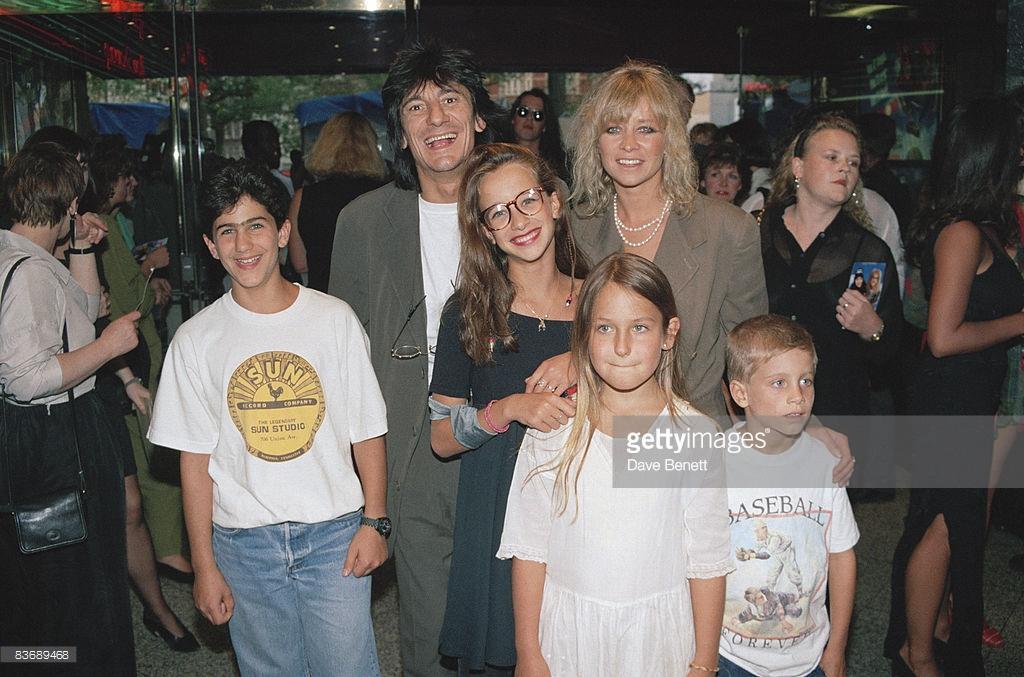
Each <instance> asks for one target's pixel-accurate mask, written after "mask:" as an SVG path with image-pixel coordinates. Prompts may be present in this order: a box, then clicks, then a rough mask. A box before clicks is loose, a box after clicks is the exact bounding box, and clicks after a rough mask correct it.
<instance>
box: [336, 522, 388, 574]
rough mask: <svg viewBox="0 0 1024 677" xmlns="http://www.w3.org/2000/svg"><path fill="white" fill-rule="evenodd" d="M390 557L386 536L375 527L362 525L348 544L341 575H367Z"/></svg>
mask: <svg viewBox="0 0 1024 677" xmlns="http://www.w3.org/2000/svg"><path fill="white" fill-rule="evenodd" d="M387 558H388V546H387V542H385V540H384V537H383V536H381V535H380V534H379V533H377V531H376V530H375V529H373V527H368V526H361V527H359V529H358V531H356V535H355V536H353V537H352V542H351V543H350V544H349V546H348V555H347V556H346V557H345V565H344V566H343V567H342V570H341V575H342V576H349V575H355V576H356V577H361V576H365V575H367V574H368V573H371V572H372V571H373V570H374V569H376V568H377V567H379V566H380V565H381V564H383V563H384V560H386V559H387Z"/></svg>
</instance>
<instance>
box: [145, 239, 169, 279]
mask: <svg viewBox="0 0 1024 677" xmlns="http://www.w3.org/2000/svg"><path fill="white" fill-rule="evenodd" d="M170 262H171V254H170V252H168V251H167V247H166V246H161V247H157V248H156V249H154V250H153V251H151V252H149V253H148V254H146V258H144V259H142V263H141V264H139V269H140V270H141V271H142V274H143V275H149V274H150V273H151V272H153V271H154V270H156V269H157V268H163V267H165V266H166V265H167V264H169V263H170Z"/></svg>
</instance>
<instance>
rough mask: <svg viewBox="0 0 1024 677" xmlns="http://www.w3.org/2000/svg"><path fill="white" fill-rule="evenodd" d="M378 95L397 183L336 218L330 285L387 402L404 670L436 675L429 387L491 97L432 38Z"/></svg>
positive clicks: (465, 63) (438, 580)
mask: <svg viewBox="0 0 1024 677" xmlns="http://www.w3.org/2000/svg"><path fill="white" fill-rule="evenodd" d="M382 95H383V99H384V109H385V114H386V116H387V130H388V139H389V141H390V142H391V146H392V147H393V148H394V149H395V158H394V172H395V180H394V182H393V183H389V184H388V185H386V186H383V187H381V188H379V189H377V190H375V191H373V192H370V193H367V194H365V195H363V196H362V197H359V198H357V199H356V200H354V201H352V202H351V203H350V204H349V205H348V206H347V207H345V209H343V210H342V212H341V214H340V215H339V216H338V224H337V232H336V235H335V240H334V251H333V255H332V259H331V279H330V285H329V288H328V289H329V291H330V293H332V294H334V295H335V296H338V297H340V298H342V299H344V300H345V301H347V302H348V303H349V305H351V306H352V308H353V309H354V310H355V311H356V314H357V315H358V316H359V318H360V320H361V321H362V322H363V325H364V326H365V328H366V332H367V334H368V336H369V338H370V352H371V356H372V357H371V359H372V362H373V367H374V370H375V371H376V374H377V379H378V381H379V382H380V385H381V390H382V391H383V394H384V400H385V402H386V403H387V416H388V430H389V434H388V437H387V448H388V482H389V484H388V514H389V517H390V518H391V520H392V524H393V526H394V536H393V537H392V539H391V542H392V543H393V544H394V553H395V569H396V573H397V577H398V589H399V633H400V636H401V650H402V664H403V671H404V674H405V675H407V676H417V677H418V676H420V675H423V676H431V677H433V676H434V675H447V674H450V673H448V672H447V671H445V670H444V669H443V668H442V667H441V666H440V656H439V654H438V641H439V637H440V632H441V623H442V621H443V619H444V618H443V617H444V609H445V602H446V598H447V587H448V563H449V561H450V559H451V552H452V529H453V524H454V522H453V518H454V514H455V498H456V490H457V488H458V481H459V476H458V467H459V466H458V463H457V462H443V461H442V460H440V459H439V458H438V457H437V456H435V455H434V453H433V452H432V450H431V448H430V421H429V419H428V409H427V389H428V386H429V384H430V377H431V372H432V370H433V362H434V355H433V352H434V351H433V346H434V345H436V343H437V333H438V327H439V324H440V317H441V311H442V309H443V307H444V302H445V301H446V300H447V299H448V297H449V296H451V294H452V292H453V291H454V289H455V286H454V283H455V277H456V275H457V273H458V267H459V226H458V215H457V206H458V205H457V200H458V192H459V183H460V182H461V180H462V174H463V171H464V165H465V160H466V158H467V157H468V156H469V154H470V151H472V150H473V147H474V146H475V145H476V144H477V143H487V142H489V141H490V140H491V139H490V136H491V133H490V128H489V126H488V124H487V120H488V119H489V118H492V116H493V114H494V104H493V103H492V102H491V100H490V97H489V96H488V94H487V90H486V89H485V88H484V84H483V77H482V74H481V72H480V70H479V68H478V67H477V66H476V64H474V63H473V62H472V61H471V59H470V56H469V54H468V53H467V52H465V51H462V50H456V49H449V48H443V47H440V46H437V45H425V46H424V45H415V46H413V47H411V48H409V49H406V50H403V51H402V52H400V53H399V54H398V56H397V57H396V59H395V61H394V63H392V65H391V69H390V70H389V72H388V77H387V80H386V81H385V83H384V87H383V89H382Z"/></svg>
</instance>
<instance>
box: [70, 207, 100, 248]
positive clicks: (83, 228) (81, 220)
mask: <svg viewBox="0 0 1024 677" xmlns="http://www.w3.org/2000/svg"><path fill="white" fill-rule="evenodd" d="M106 236H107V226H106V224H104V223H103V219H101V218H100V217H98V216H97V215H96V214H93V213H92V212H85V213H84V214H79V215H78V217H77V218H76V219H75V237H74V238H73V240H74V242H73V243H72V246H80V245H81V244H82V243H83V242H88V243H89V244H99V243H100V242H101V241H102V240H103V238H105V237H106Z"/></svg>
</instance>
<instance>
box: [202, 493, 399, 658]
mask: <svg viewBox="0 0 1024 677" xmlns="http://www.w3.org/2000/svg"><path fill="white" fill-rule="evenodd" d="M360 517H362V512H361V511H356V512H353V513H349V514H347V515H342V516H341V517H338V518H335V519H333V520H328V521H326V522H319V523H317V524H300V523H298V522H285V523H283V524H273V525H270V526H266V527H256V528H254V529H224V528H221V527H219V526H217V525H216V524H214V525H213V552H214V557H215V558H216V560H217V566H218V567H219V568H220V571H221V573H222V574H223V575H224V580H225V581H227V584H228V586H229V587H230V588H231V594H232V595H233V596H234V600H235V611H234V614H233V615H232V616H231V620H230V621H229V625H228V627H229V628H230V630H231V644H232V645H233V646H234V649H235V657H236V658H237V660H238V668H239V670H240V671H241V673H242V675H245V676H248V675H254V676H258V677H272V676H275V675H285V676H287V677H293V676H296V675H313V676H314V677H320V676H321V675H339V676H342V675H344V676H346V677H347V676H349V675H350V676H351V677H375V676H379V675H380V667H379V666H378V664H377V645H376V642H375V641H374V637H373V621H372V620H371V618H370V582H371V577H370V576H364V577H362V578H356V577H355V576H353V575H349V576H347V577H346V576H342V575H341V569H342V565H343V564H344V562H345V555H346V554H347V552H348V546H349V543H351V542H352V537H353V536H355V533H356V530H357V529H359V519H360Z"/></svg>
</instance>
